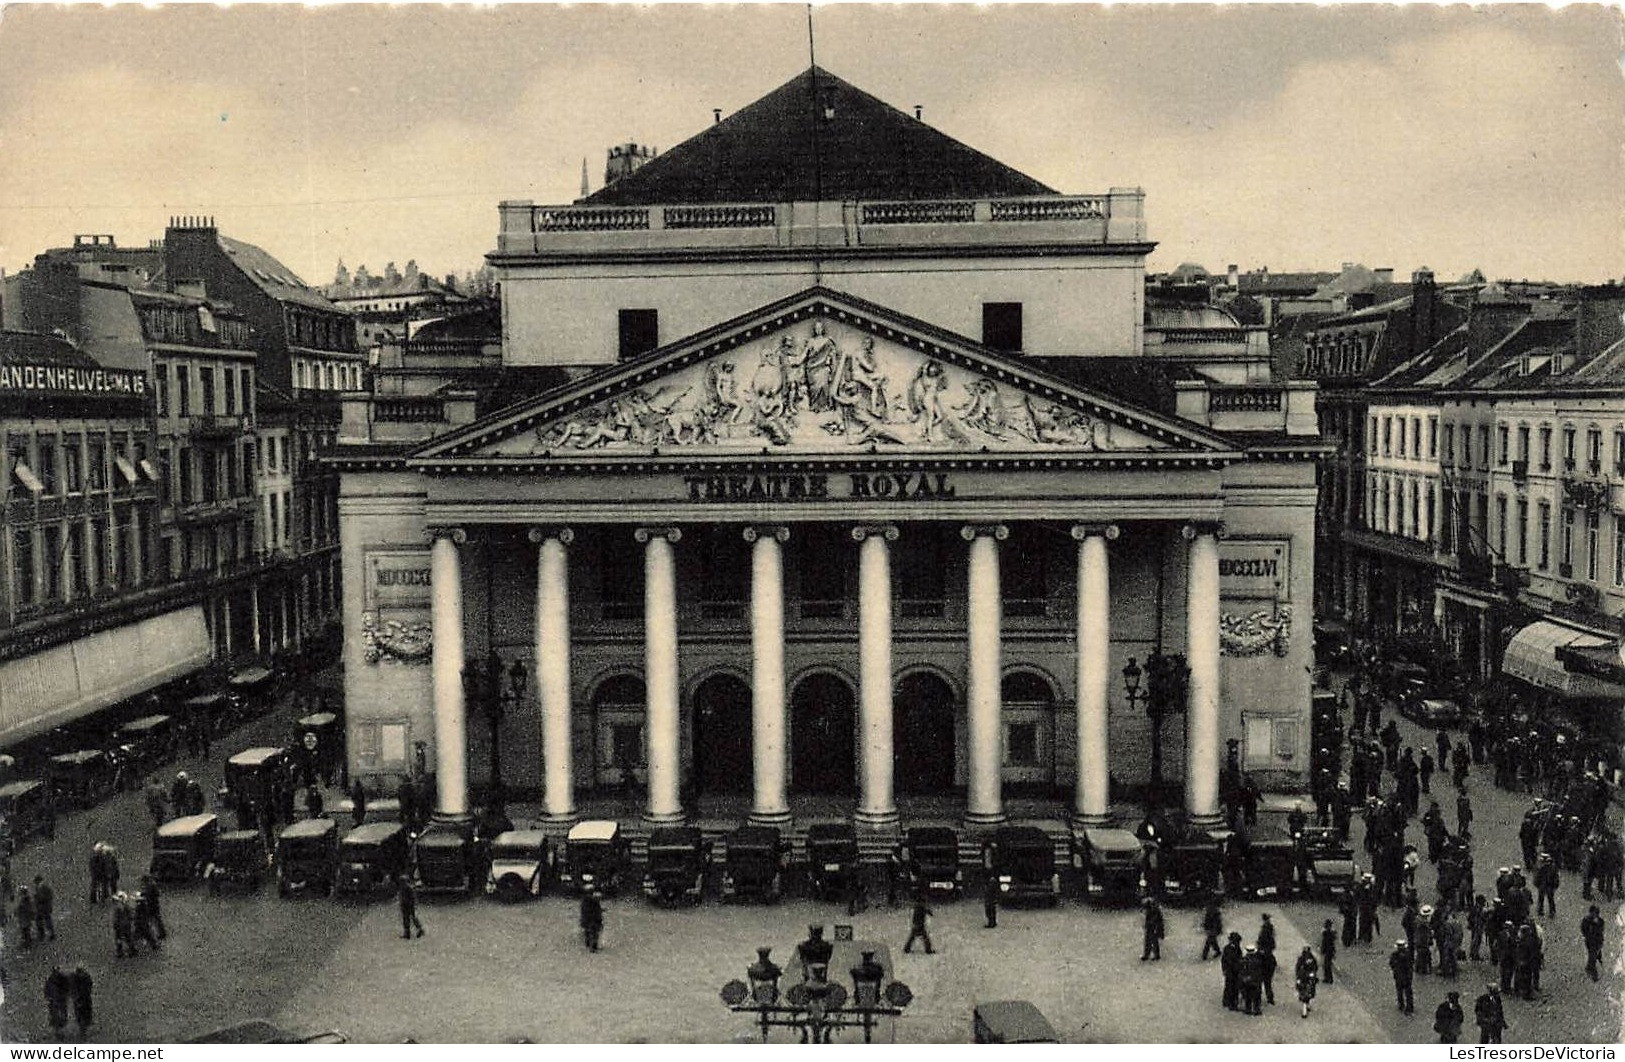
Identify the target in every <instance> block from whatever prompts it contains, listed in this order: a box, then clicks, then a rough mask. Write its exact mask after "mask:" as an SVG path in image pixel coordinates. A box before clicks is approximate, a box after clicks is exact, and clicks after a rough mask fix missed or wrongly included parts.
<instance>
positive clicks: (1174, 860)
mask: <svg viewBox="0 0 1625 1062" xmlns="http://www.w3.org/2000/svg"><path fill="white" fill-rule="evenodd" d="M1166 864H1167V873H1166V876H1165V878H1164V880H1163V891H1164V892H1165V893H1166V894H1167V895H1168V896H1170V897H1175V898H1182V899H1183V898H1191V899H1197V900H1205V899H1207V898H1208V897H1209V896H1211V895H1213V894H1215V893H1217V892H1218V891H1219V879H1220V876H1221V874H1222V873H1223V871H1224V842H1223V841H1221V840H1219V839H1218V838H1217V837H1214V836H1213V835H1212V834H1210V833H1207V832H1205V831H1191V832H1190V833H1187V834H1186V835H1185V836H1184V837H1182V838H1180V839H1179V840H1178V841H1176V842H1174V843H1173V844H1171V845H1170V846H1169V847H1168V857H1167V861H1166Z"/></svg>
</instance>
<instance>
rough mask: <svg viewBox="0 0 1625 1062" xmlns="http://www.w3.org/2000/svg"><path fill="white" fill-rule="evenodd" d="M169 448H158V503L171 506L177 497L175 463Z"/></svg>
mask: <svg viewBox="0 0 1625 1062" xmlns="http://www.w3.org/2000/svg"><path fill="white" fill-rule="evenodd" d="M170 453H171V451H170V448H169V447H168V446H160V447H159V448H158V503H159V504H160V505H169V504H170V503H171V502H172V501H173V500H174V497H175V483H174V480H173V478H172V477H173V476H174V474H175V462H174V459H173V458H172V457H171V456H170Z"/></svg>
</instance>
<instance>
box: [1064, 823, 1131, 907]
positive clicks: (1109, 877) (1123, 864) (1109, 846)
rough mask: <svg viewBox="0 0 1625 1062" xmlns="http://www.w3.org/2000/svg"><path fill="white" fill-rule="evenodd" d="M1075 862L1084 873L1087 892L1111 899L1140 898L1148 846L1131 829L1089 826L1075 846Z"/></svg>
mask: <svg viewBox="0 0 1625 1062" xmlns="http://www.w3.org/2000/svg"><path fill="white" fill-rule="evenodd" d="M1072 865H1073V866H1075V867H1077V868H1078V869H1079V870H1080V871H1082V872H1083V891H1084V895H1086V896H1088V897H1090V898H1093V899H1101V900H1109V901H1125V900H1127V901H1133V900H1138V899H1139V898H1140V887H1141V886H1142V885H1143V884H1144V883H1145V846H1144V845H1143V844H1141V842H1140V839H1139V838H1138V837H1136V836H1134V834H1132V833H1130V832H1129V831H1128V830H1120V829H1112V828H1109V827H1090V828H1088V829H1086V830H1084V831H1083V836H1082V837H1079V838H1078V839H1077V841H1076V842H1075V843H1074V845H1073V848H1072Z"/></svg>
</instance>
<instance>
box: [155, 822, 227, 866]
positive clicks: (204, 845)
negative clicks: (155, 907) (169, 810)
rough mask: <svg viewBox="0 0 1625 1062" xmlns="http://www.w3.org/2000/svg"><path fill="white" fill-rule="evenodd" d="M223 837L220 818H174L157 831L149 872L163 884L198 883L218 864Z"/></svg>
mask: <svg viewBox="0 0 1625 1062" xmlns="http://www.w3.org/2000/svg"><path fill="white" fill-rule="evenodd" d="M219 836H220V819H219V817H218V816H215V815H183V816H181V817H180V818H178V819H170V820H169V821H168V822H166V823H164V824H163V825H162V826H160V827H158V829H157V830H155V831H154V832H153V835H152V864H151V866H150V867H148V873H150V874H151V875H152V876H153V877H155V878H157V879H158V880H159V881H170V882H179V881H195V880H196V879H197V878H199V877H201V876H202V875H203V871H204V869H205V868H207V867H208V865H209V864H210V863H212V862H214V846H215V842H216V840H217V839H218V838H219Z"/></svg>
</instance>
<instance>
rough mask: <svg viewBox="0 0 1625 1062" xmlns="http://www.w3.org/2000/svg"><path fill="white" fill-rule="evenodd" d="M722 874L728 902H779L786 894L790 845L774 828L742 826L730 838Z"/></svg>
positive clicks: (725, 897) (723, 893)
mask: <svg viewBox="0 0 1625 1062" xmlns="http://www.w3.org/2000/svg"><path fill="white" fill-rule="evenodd" d="M727 845H728V852H727V863H726V865H725V867H724V869H723V874H722V898H723V899H724V900H759V901H761V902H763V903H775V902H777V901H778V898H779V896H780V895H782V894H783V892H784V866H785V860H786V858H787V856H788V855H789V845H788V844H787V843H786V842H785V841H784V840H783V839H782V838H781V837H780V836H779V831H778V830H777V829H775V828H774V827H772V826H741V827H740V828H739V829H737V830H735V831H734V832H733V833H730V834H729V835H728V840H727Z"/></svg>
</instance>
